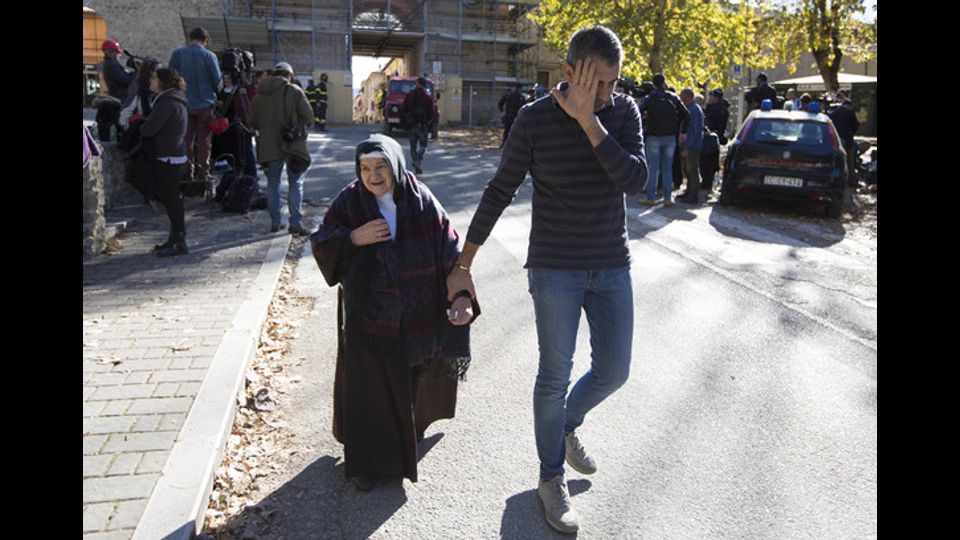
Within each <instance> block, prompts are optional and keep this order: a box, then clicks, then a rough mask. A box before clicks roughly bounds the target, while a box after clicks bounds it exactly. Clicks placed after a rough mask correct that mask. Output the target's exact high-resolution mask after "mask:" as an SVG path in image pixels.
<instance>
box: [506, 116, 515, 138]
mask: <svg viewBox="0 0 960 540" xmlns="http://www.w3.org/2000/svg"><path fill="white" fill-rule="evenodd" d="M516 119H517V117H516V116H514V117H513V118H511V117H509V116H505V117H504V118H503V142H504V144H506V142H507V135H510V128H511V127H513V121H514V120H516Z"/></svg>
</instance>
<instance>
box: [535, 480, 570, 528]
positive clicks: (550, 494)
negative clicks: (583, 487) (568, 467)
mask: <svg viewBox="0 0 960 540" xmlns="http://www.w3.org/2000/svg"><path fill="white" fill-rule="evenodd" d="M537 496H539V497H540V502H542V503H543V515H544V517H545V518H546V519H547V524H549V525H550V526H551V527H553V528H554V529H556V530H558V531H560V532H562V533H564V534H572V533H575V532H577V530H578V529H579V528H580V519H579V518H578V517H577V512H576V510H574V509H573V508H572V507H571V506H570V493H569V492H568V491H567V482H566V481H564V479H563V475H562V474H558V475H557V476H554V477H553V478H551V479H550V480H547V481H546V482H544V481H543V480H541V481H540V488H539V489H537Z"/></svg>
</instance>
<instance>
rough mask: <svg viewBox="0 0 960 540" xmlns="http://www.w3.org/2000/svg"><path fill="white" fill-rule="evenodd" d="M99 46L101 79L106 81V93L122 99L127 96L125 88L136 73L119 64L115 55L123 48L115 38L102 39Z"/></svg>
mask: <svg viewBox="0 0 960 540" xmlns="http://www.w3.org/2000/svg"><path fill="white" fill-rule="evenodd" d="M100 48H101V49H102V50H103V79H104V80H105V81H106V83H107V93H108V94H110V97H114V98H117V99H119V100H121V101H122V100H123V98H125V97H127V89H128V88H129V87H130V83H131V82H133V79H134V77H136V73H130V72H128V71H127V70H126V68H124V67H123V66H122V65H120V61H119V60H117V57H118V56H119V55H120V54H121V53H123V48H122V47H120V44H119V43H117V42H116V41H115V40H112V39H108V40H106V41H104V42H103V44H102V45H101V46H100Z"/></svg>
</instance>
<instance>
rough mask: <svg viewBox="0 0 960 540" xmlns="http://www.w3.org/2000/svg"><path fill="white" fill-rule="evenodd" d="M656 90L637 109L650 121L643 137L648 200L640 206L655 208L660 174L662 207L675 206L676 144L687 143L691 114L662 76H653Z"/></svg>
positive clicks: (642, 200) (645, 198)
mask: <svg viewBox="0 0 960 540" xmlns="http://www.w3.org/2000/svg"><path fill="white" fill-rule="evenodd" d="M653 86H654V91H653V92H652V93H651V94H650V95H649V96H647V97H646V98H645V99H644V100H643V101H641V102H640V103H639V105H637V108H638V109H639V110H640V114H646V118H647V124H646V130H647V131H646V132H645V133H644V135H645V140H646V143H647V148H646V150H647V164H648V166H649V167H650V175H649V177H648V178H647V185H646V188H645V191H646V196H645V197H644V198H642V199H640V204H645V205H648V206H652V205H654V204H656V200H657V171H659V172H660V174H661V175H662V176H663V205H664V206H673V196H672V195H671V193H672V191H673V155H674V153H675V152H676V150H677V142H678V141H679V142H680V143H681V144H682V143H683V142H684V141H686V139H687V126H688V124H689V123H690V111H688V110H687V108H686V107H685V106H684V105H683V103H682V102H681V101H680V97H679V96H677V95H676V94H674V93H673V92H668V91H667V83H666V78H664V76H663V74H662V73H657V74H656V75H654V76H653ZM678 135H679V137H678Z"/></svg>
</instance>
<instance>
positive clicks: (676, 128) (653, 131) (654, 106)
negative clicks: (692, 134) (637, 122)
mask: <svg viewBox="0 0 960 540" xmlns="http://www.w3.org/2000/svg"><path fill="white" fill-rule="evenodd" d="M637 108H638V109H639V110H640V114H643V113H644V112H646V113H647V123H646V124H644V126H643V127H644V130H645V131H644V135H646V136H648V137H664V136H669V135H677V134H678V133H686V132H687V126H688V125H689V124H690V111H688V110H687V108H686V107H685V106H684V105H683V102H682V101H680V97H679V96H677V95H676V94H674V93H673V92H668V91H667V90H666V89H665V88H658V89H656V90H654V91H653V93H652V94H650V95H649V96H647V97H646V98H644V100H643V101H641V102H640V103H639V104H638V105H637Z"/></svg>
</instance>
